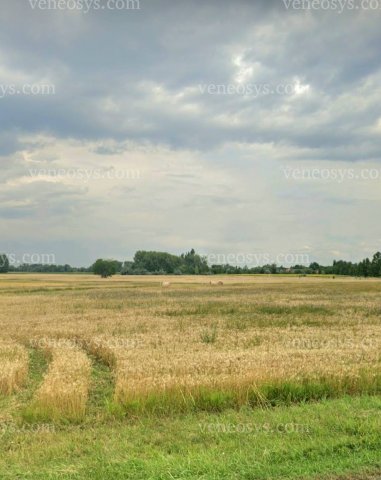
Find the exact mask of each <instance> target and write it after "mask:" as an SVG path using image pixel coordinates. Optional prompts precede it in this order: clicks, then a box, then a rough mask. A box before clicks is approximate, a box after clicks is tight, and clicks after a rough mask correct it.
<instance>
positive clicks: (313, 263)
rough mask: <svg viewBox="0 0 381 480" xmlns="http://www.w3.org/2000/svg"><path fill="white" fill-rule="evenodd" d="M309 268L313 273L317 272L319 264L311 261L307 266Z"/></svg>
mask: <svg viewBox="0 0 381 480" xmlns="http://www.w3.org/2000/svg"><path fill="white" fill-rule="evenodd" d="M309 268H310V270H312V272H313V273H319V272H320V265H319V264H318V263H317V262H312V263H311V264H310V266H309Z"/></svg>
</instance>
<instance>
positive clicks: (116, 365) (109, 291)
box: [0, 274, 381, 421]
mask: <svg viewBox="0 0 381 480" xmlns="http://www.w3.org/2000/svg"><path fill="white" fill-rule="evenodd" d="M209 280H210V279H209V277H172V278H168V277H165V278H161V277H120V276H118V277H113V278H112V279H107V280H103V279H99V278H97V277H93V276H89V275H22V274H19V275H15V274H14V275H6V276H3V277H1V278H0V303H1V308H0V332H1V333H0V335H1V341H2V343H1V344H0V362H1V368H0V389H1V392H2V393H3V394H5V395H10V394H12V393H14V392H20V391H21V392H22V390H23V388H24V389H28V388H29V394H28V395H22V394H19V397H20V400H19V403H17V402H16V406H14V405H13V407H12V408H13V409H14V410H15V409H17V408H20V409H24V410H25V411H27V412H28V415H29V416H33V415H35V416H37V417H41V415H42V416H44V417H48V418H53V419H59V418H66V419H70V420H73V419H74V420H76V421H77V420H80V419H84V418H86V414H87V411H88V409H89V404H90V407H91V404H92V403H93V404H94V405H96V408H98V409H99V410H102V409H103V408H105V405H107V406H108V408H109V410H110V411H113V412H120V411H123V412H124V414H126V413H127V414H128V413H131V414H136V413H137V412H140V413H143V412H145V411H149V412H156V413H166V412H170V411H171V412H172V411H176V410H180V411H188V410H197V409H201V410H209V411H215V410H217V411H218V410H222V409H224V408H226V407H236V406H240V405H245V404H248V405H252V406H255V405H263V404H277V403H281V402H297V401H304V400H314V399H320V398H324V397H335V396H340V395H343V394H358V393H361V392H366V393H378V392H380V391H381V363H380V347H381V282H380V281H378V280H370V279H369V280H365V279H350V278H336V279H333V278H331V277H327V278H323V277H302V278H299V277H291V276H285V277H282V276H257V277H255V276H226V277H221V278H218V279H217V280H223V285H210V284H209ZM163 281H169V282H170V286H169V287H167V288H163V287H162V282H163ZM28 369H29V370H31V371H32V372H35V374H34V378H35V381H34V383H33V382H29V384H27V385H26V386H25V382H26V379H27V377H28ZM36 372H37V373H36ZM36 378H37V380H36ZM99 399H101V400H99Z"/></svg>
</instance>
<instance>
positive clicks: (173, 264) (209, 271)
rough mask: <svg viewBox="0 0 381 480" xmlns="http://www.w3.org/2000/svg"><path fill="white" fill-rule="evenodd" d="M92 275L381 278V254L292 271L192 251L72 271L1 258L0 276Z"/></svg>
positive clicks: (151, 254)
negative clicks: (213, 259)
mask: <svg viewBox="0 0 381 480" xmlns="http://www.w3.org/2000/svg"><path fill="white" fill-rule="evenodd" d="M7 272H31V273H91V272H92V273H95V274H97V275H101V276H102V277H109V276H112V275H115V274H121V275H216V274H235V275H239V274H299V275H308V274H322V275H350V276H354V277H381V253H380V252H377V253H375V254H374V255H373V257H372V259H369V258H366V259H364V260H362V261H360V262H358V263H353V262H347V261H344V260H334V261H333V264H332V265H330V266H323V265H319V264H318V263H317V262H313V263H311V264H310V265H308V266H306V265H294V266H292V267H284V266H282V265H280V266H278V265H276V264H271V265H262V266H256V267H248V266H243V267H241V266H234V265H229V264H226V265H209V264H208V262H207V259H206V257H204V256H202V255H199V254H197V253H196V252H195V250H194V249H192V250H190V251H189V252H186V253H182V254H181V255H173V254H170V253H167V252H152V251H144V250H139V251H138V252H136V253H135V256H134V259H133V260H132V261H125V262H120V261H118V260H108V259H98V260H97V261H96V262H95V263H94V264H93V265H91V266H89V267H81V268H77V267H71V266H70V265H67V264H66V265H44V264H23V265H18V266H15V265H11V264H10V262H9V259H8V257H7V255H5V254H0V273H7Z"/></svg>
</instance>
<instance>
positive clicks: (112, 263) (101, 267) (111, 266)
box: [92, 258, 120, 278]
mask: <svg viewBox="0 0 381 480" xmlns="http://www.w3.org/2000/svg"><path fill="white" fill-rule="evenodd" d="M118 263H120V262H117V261H116V260H103V259H102V258H99V259H98V260H97V261H96V262H95V263H94V265H93V266H92V271H93V272H94V274H95V275H100V276H101V277H102V278H107V277H111V276H112V275H115V274H116V272H117V271H118Z"/></svg>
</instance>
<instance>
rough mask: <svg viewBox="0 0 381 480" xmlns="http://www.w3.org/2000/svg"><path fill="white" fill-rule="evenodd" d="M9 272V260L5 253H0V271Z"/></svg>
mask: <svg viewBox="0 0 381 480" xmlns="http://www.w3.org/2000/svg"><path fill="white" fill-rule="evenodd" d="M8 272H9V260H8V257H7V256H6V255H5V253H1V254H0V273H8Z"/></svg>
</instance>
